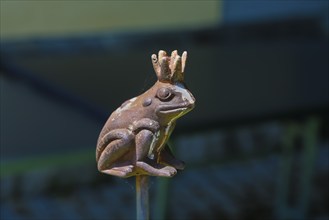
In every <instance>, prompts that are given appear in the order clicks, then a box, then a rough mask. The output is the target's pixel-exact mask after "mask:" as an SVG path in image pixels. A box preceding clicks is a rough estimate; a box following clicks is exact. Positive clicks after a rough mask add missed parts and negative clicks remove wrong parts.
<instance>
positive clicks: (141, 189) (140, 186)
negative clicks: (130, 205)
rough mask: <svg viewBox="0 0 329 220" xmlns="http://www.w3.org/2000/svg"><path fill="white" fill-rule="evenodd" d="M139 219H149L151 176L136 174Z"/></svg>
mask: <svg viewBox="0 0 329 220" xmlns="http://www.w3.org/2000/svg"><path fill="white" fill-rule="evenodd" d="M136 208H137V220H149V177H148V176H146V175H137V176H136Z"/></svg>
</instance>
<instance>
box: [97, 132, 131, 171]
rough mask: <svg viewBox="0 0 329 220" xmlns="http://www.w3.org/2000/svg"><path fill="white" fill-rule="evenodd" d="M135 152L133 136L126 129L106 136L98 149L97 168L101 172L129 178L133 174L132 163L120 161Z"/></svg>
mask: <svg viewBox="0 0 329 220" xmlns="http://www.w3.org/2000/svg"><path fill="white" fill-rule="evenodd" d="M129 151H133V134H132V133H131V132H130V131H129V130H126V129H120V130H115V131H113V132H109V133H108V134H106V135H105V136H104V137H103V138H102V140H101V141H100V144H99V146H98V147H97V156H96V160H97V166H98V170H99V171H100V172H103V173H106V174H111V175H115V176H119V177H128V176H129V175H130V174H131V173H132V172H133V168H134V167H133V165H132V164H129V163H131V161H127V160H125V161H124V162H123V161H120V159H121V158H124V157H125V156H126V155H127V154H130V153H132V152H129Z"/></svg>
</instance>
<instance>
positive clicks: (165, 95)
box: [157, 88, 172, 101]
mask: <svg viewBox="0 0 329 220" xmlns="http://www.w3.org/2000/svg"><path fill="white" fill-rule="evenodd" d="M171 96H172V93H171V91H170V89H168V88H161V89H159V90H158V92H157V97H158V98H159V99H160V100H161V101H167V100H169V99H170V98H171Z"/></svg>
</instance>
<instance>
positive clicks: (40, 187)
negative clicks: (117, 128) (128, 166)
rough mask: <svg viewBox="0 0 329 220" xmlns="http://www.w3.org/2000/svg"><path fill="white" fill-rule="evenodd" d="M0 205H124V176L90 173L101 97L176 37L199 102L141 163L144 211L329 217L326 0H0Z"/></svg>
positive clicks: (85, 213)
mask: <svg viewBox="0 0 329 220" xmlns="http://www.w3.org/2000/svg"><path fill="white" fill-rule="evenodd" d="M0 4H1V7H0V8H1V26H0V27H1V70H0V110H1V112H0V113H1V114H0V116H1V118H0V120H1V130H0V137H1V140H0V141H1V142H0V143H1V148H0V150H1V151H0V153H1V154H0V158H1V162H0V165H1V169H0V189H1V197H0V201H1V203H0V214H1V219H3V220H14V219H22V220H23V219H33V220H35V219H40V220H41V219H42V220H44V219H67V220H74V219H115V220H117V219H134V218H135V186H134V178H129V179H120V178H116V177H112V176H106V175H103V174H100V173H98V171H97V168H96V162H95V148H96V140H97V138H98V134H99V132H100V130H101V128H102V126H103V124H104V123H105V120H106V119H107V117H108V116H109V115H110V113H111V112H112V111H113V110H115V109H116V108H117V107H118V106H120V105H121V103H123V102H124V101H125V100H127V99H130V98H132V97H134V96H136V95H138V94H140V93H142V92H143V91H145V90H147V89H148V88H149V87H150V86H151V85H153V83H154V82H155V80H156V77H155V74H154V71H153V68H152V64H151V59H150V56H151V54H152V53H157V52H158V51H159V50H160V49H163V50H166V51H167V52H169V53H170V52H171V51H172V50H174V49H177V50H178V51H179V53H182V52H183V51H184V50H187V51H188V60H187V67H186V68H187V69H186V83H187V85H188V86H189V88H190V90H191V91H192V93H193V94H194V96H195V97H196V99H197V103H196V104H197V105H196V108H195V109H194V110H193V111H192V112H191V113H189V114H188V115H186V116H184V117H183V118H181V119H180V120H179V121H178V123H177V127H176V130H175V132H174V133H173V135H172V139H171V145H172V147H173V148H174V149H175V154H176V155H177V158H179V159H182V160H183V161H185V162H186V164H187V166H186V169H185V171H183V172H179V173H178V174H177V175H176V176H175V177H174V178H173V179H164V178H152V179H151V184H150V193H151V194H150V196H151V202H150V206H151V219H159V220H161V219H186V220H187V219H189V220H190V219H192V220H193V219H228V220H230V219H266V220H267V219H282V220H284V219H296V220H303V219H317V220H324V219H329V210H328V207H329V192H328V183H329V177H328V171H329V162H328V161H329V158H328V157H329V156H328V155H329V152H328V151H329V135H328V115H327V111H328V100H329V95H328V33H329V31H328V30H329V29H328V25H329V22H328V6H329V5H328V1H324V0H323V1H322V0H319V1H317V0H313V1H279V0H264V1H253V0H249V1H237V0H223V1H121V2H120V1H4V0H1V2H0Z"/></svg>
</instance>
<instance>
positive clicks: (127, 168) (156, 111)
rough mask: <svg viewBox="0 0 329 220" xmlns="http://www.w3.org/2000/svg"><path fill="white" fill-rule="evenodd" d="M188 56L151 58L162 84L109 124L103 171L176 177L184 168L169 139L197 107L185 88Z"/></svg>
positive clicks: (101, 145) (101, 148)
mask: <svg viewBox="0 0 329 220" xmlns="http://www.w3.org/2000/svg"><path fill="white" fill-rule="evenodd" d="M186 58H187V53H186V52H184V53H183V54H182V56H179V55H178V54H177V51H176V50H175V51H173V52H172V53H171V56H170V57H169V56H167V53H166V52H165V51H163V50H160V51H159V53H158V57H157V56H156V55H155V54H153V55H152V56H151V59H152V63H153V67H154V70H155V72H156V75H157V78H158V80H157V82H156V83H155V84H154V85H153V86H152V87H151V88H150V89H149V90H147V91H146V92H144V93H143V94H141V95H139V96H137V97H135V98H132V99H130V100H128V101H126V102H124V103H123V104H122V105H121V107H119V108H118V109H116V110H115V111H114V112H113V113H112V114H111V115H110V117H109V119H108V120H107V122H106V123H105V125H104V127H103V129H102V131H101V133H100V135H99V138H98V142H97V148H96V161H97V167H98V170H99V171H100V172H102V173H105V174H110V175H114V176H119V177H123V178H126V177H130V176H135V175H150V176H162V177H172V176H174V175H175V174H176V173H177V169H178V170H182V169H184V166H185V165H184V162H182V161H180V160H178V159H176V158H175V157H174V156H173V154H172V152H171V150H170V148H169V147H168V144H167V141H168V139H169V137H170V135H171V133H172V131H173V130H174V128H175V124H176V120H177V119H178V118H180V117H181V116H183V115H185V114H186V113H188V112H189V111H191V110H192V109H193V108H194V105H195V98H194V97H193V95H192V94H191V92H190V91H189V90H188V89H187V87H186V85H185V84H184V82H183V80H184V70H185V62H186Z"/></svg>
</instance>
